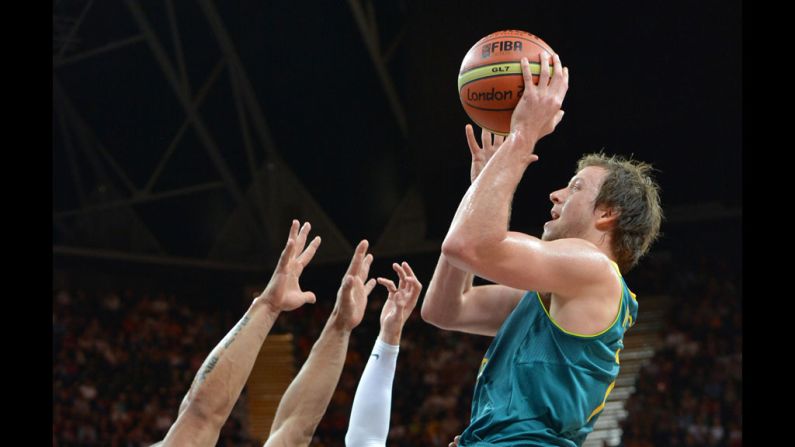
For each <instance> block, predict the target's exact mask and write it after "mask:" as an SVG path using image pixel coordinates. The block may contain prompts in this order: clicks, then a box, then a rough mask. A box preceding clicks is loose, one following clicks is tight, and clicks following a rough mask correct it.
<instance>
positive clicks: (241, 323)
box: [224, 315, 251, 349]
mask: <svg viewBox="0 0 795 447" xmlns="http://www.w3.org/2000/svg"><path fill="white" fill-rule="evenodd" d="M249 320H251V317H249V316H248V315H244V316H243V319H242V320H240V321H239V322H238V323H237V326H235V329H234V330H233V331H232V333H231V334H230V335H229V340H227V341H226V343H224V349H226V348H228V347H229V346H230V345H231V344H232V342H233V341H235V337H237V334H239V333H240V331H241V330H242V329H243V326H245V325H246V324H248V321H249Z"/></svg>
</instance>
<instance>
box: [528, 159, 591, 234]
mask: <svg viewBox="0 0 795 447" xmlns="http://www.w3.org/2000/svg"><path fill="white" fill-rule="evenodd" d="M605 174H606V171H605V170H604V169H603V168H599V167H595V166H591V167H587V168H584V169H583V170H582V171H580V172H578V173H577V175H575V176H574V178H572V179H571V181H570V182H569V184H568V185H567V186H566V187H565V188H561V189H559V190H557V191H554V192H552V194H550V195H549V198H550V200H551V201H552V209H551V210H550V215H551V220H549V221H547V222H546V223H545V224H544V233H543V234H542V235H541V239H542V240H545V241H554V240H556V239H563V238H573V237H583V236H585V235H586V234H587V232H588V229H589V228H590V227H591V225H592V224H593V221H594V220H595V212H594V211H595V210H594V201H595V200H596V196H597V195H598V193H599V189H598V186H597V185H601V182H602V180H603V179H604V176H605Z"/></svg>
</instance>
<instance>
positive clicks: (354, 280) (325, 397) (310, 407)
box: [155, 220, 376, 447]
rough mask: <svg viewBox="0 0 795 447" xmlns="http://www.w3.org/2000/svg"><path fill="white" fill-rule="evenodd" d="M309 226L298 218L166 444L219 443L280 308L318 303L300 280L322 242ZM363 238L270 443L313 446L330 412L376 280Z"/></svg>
mask: <svg viewBox="0 0 795 447" xmlns="http://www.w3.org/2000/svg"><path fill="white" fill-rule="evenodd" d="M310 229H311V226H310V224H309V223H308V222H307V223H305V224H304V225H303V226H302V227H301V229H300V231H299V229H298V221H295V220H294V221H293V223H292V226H291V228H290V235H289V238H288V240H287V245H286V246H285V248H284V250H283V251H282V254H281V257H280V258H279V262H278V264H277V266H276V270H275V271H274V273H273V276H272V277H271V279H270V282H269V283H268V285H267V286H266V287H265V290H264V291H263V292H262V294H261V295H259V296H258V297H257V298H255V299H254V302H253V303H252V304H251V306H250V307H249V309H248V311H247V312H246V313H245V314H244V315H243V318H242V319H241V320H240V321H239V322H238V323H237V325H236V326H235V327H234V328H233V329H232V330H231V331H230V332H229V333H228V334H227V335H226V336H225V337H224V338H223V339H222V340H221V342H220V343H219V344H218V345H217V346H216V347H215V349H213V350H212V352H210V355H209V356H208V357H207V360H205V362H204V364H203V365H202V366H201V368H200V369H199V372H198V374H197V375H196V378H195V379H194V381H193V384H192V385H191V388H190V390H188V393H187V394H186V395H185V398H184V399H183V401H182V404H181V405H180V408H179V415H178V416H177V420H176V422H174V424H173V425H172V426H171V428H170V429H169V431H168V433H167V434H166V437H165V439H163V441H161V442H159V443H157V444H155V445H162V446H179V447H182V446H208V447H209V446H214V445H215V444H216V442H217V441H218V436H219V433H220V431H221V427H222V426H223V425H224V422H225V421H226V419H227V418H228V417H229V414H230V413H231V411H232V407H233V406H234V405H235V402H236V401H237V398H238V397H239V396H240V392H241V390H242V389H243V385H244V384H245V382H246V380H247V378H248V376H249V374H250V373H251V369H252V368H253V366H254V361H255V360H256V358H257V354H258V353H259V351H260V348H261V347H262V343H263V342H264V341H265V337H266V336H267V335H268V332H269V331H270V329H271V327H272V326H273V323H274V321H276V318H277V317H278V316H279V314H280V313H281V312H286V311H291V310H294V309H297V308H299V307H301V306H302V305H304V304H305V303H314V302H315V295H314V293H312V292H304V291H302V290H301V286H300V284H299V283H298V280H299V278H300V277H301V272H302V271H303V269H304V267H306V265H307V264H308V263H309V261H310V260H312V257H313V256H314V255H315V251H316V250H317V248H318V246H319V245H320V237H315V238H314V239H313V240H312V242H310V243H309V246H307V247H306V249H304V247H305V245H306V240H307V236H308V234H309V230H310ZM367 246H368V243H367V241H366V240H363V241H361V242H360V243H359V245H358V246H357V247H356V251H355V253H354V255H353V258H352V259H351V263H350V265H349V266H348V271H347V272H346V274H345V277H344V278H343V280H342V285H341V286H340V289H339V291H338V292H337V302H336V304H335V306H334V310H333V311H332V312H331V316H329V319H328V321H327V322H326V326H325V328H324V329H323V332H322V333H321V334H320V337H319V338H318V340H317V342H316V343H315V345H314V347H313V348H312V352H311V353H310V354H309V358H307V360H306V363H304V365H303V367H302V368H301V371H299V373H298V375H297V376H296V377H295V379H294V380H293V382H292V383H291V384H290V386H289V387H288V388H287V391H286V392H285V393H284V396H283V397H282V400H281V402H279V407H278V409H277V410H276V416H275V418H274V420H273V425H272V426H271V432H270V436H269V438H268V441H267V442H266V443H265V445H266V446H306V445H309V442H310V440H311V439H312V435H313V433H314V431H315V428H316V427H317V425H318V423H320V420H321V419H322V417H323V414H324V413H325V412H326V408H327V407H328V404H329V401H330V400H331V396H332V393H333V392H334V389H335V388H336V386H337V382H338V381H339V378H340V373H341V372H342V366H343V365H344V363H345V355H346V352H347V350H348V341H349V339H350V335H351V331H352V330H353V328H355V327H356V326H358V325H359V323H360V322H361V321H362V317H363V316H364V310H365V308H366V305H367V296H368V295H369V294H370V291H372V290H373V287H375V284H376V280H375V279H370V280H369V281H368V280H367V274H368V272H369V270H370V264H371V263H372V260H373V256H372V255H371V254H367Z"/></svg>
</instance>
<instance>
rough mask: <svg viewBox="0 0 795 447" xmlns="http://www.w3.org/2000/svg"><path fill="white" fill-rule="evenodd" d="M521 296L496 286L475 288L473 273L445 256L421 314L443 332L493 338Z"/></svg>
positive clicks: (517, 292)
mask: <svg viewBox="0 0 795 447" xmlns="http://www.w3.org/2000/svg"><path fill="white" fill-rule="evenodd" d="M522 294H523V291H522V290H517V289H514V288H511V287H506V286H502V285H496V284H495V285H488V286H477V287H472V274H471V273H467V272H465V271H462V270H461V269H459V268H456V267H454V266H452V265H451V264H450V263H449V262H448V261H447V259H446V256H445V255H444V254H442V255H441V256H440V257H439V263H438V264H437V266H436V271H435V272H434V274H433V277H432V278H431V282H430V284H429V286H428V291H427V292H426V293H425V298H424V300H423V303H422V310H421V312H420V313H421V315H422V319H423V320H425V321H426V322H428V323H430V324H433V325H434V326H437V327H439V328H441V329H445V330H451V331H459V332H466V333H470V334H478V335H486V336H494V335H495V334H496V333H497V331H498V330H499V328H500V326H501V325H502V323H503V321H505V319H506V318H507V317H508V315H509V314H510V313H511V311H513V309H514V307H516V304H517V303H518V302H519V300H520V299H521V297H522Z"/></svg>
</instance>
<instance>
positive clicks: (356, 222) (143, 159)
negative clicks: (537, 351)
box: [53, 0, 742, 259]
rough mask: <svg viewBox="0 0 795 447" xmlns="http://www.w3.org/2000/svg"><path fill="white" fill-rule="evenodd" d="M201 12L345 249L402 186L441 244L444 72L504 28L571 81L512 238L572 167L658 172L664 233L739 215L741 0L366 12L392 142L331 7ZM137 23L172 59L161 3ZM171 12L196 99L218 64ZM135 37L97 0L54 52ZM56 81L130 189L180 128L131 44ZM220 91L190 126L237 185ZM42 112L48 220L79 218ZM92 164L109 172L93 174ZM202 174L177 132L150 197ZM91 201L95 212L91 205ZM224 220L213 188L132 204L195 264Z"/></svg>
mask: <svg viewBox="0 0 795 447" xmlns="http://www.w3.org/2000/svg"><path fill="white" fill-rule="evenodd" d="M83 6H84V4H83V3H79V2H77V3H74V2H73V3H70V2H68V1H65V0H64V1H63V2H59V3H57V4H56V6H55V9H54V14H55V15H54V17H55V16H57V15H62V16H69V15H71V16H72V17H77V16H79V15H80V13H81V12H82V11H83ZM215 7H216V8H217V11H218V14H219V16H220V17H221V19H222V21H223V22H224V24H225V27H226V30H227V31H228V33H229V36H230V37H231V38H232V41H233V44H234V46H235V48H236V51H237V54H239V57H240V60H241V63H242V65H243V67H244V69H245V70H246V72H247V75H248V78H249V79H250V82H251V85H252V88H253V90H254V91H255V92H256V98H257V100H258V102H259V103H260V105H261V107H262V110H263V111H264V115H265V119H266V120H267V124H268V126H269V128H270V131H271V137H272V140H273V143H274V147H275V148H276V151H277V153H278V154H279V156H280V157H282V158H283V160H284V161H285V162H286V164H287V165H288V166H289V168H290V169H291V170H292V171H293V172H294V173H295V174H296V176H297V177H298V178H299V179H300V182H302V183H303V185H304V186H305V187H306V189H307V190H308V191H309V193H310V194H311V195H312V196H313V197H314V199H315V200H316V201H317V203H318V204H319V205H320V207H321V208H322V209H323V210H324V211H325V213H326V214H327V215H328V216H329V217H330V219H331V220H332V221H333V222H334V224H335V225H336V226H337V228H339V230H340V232H341V233H342V234H343V235H344V237H345V239H346V240H347V241H348V243H349V244H350V245H351V246H353V245H355V243H356V242H357V241H358V240H359V239H361V238H365V237H366V238H369V239H370V240H371V241H373V240H374V239H376V238H379V237H381V236H382V235H383V232H384V231H385V226H386V224H387V222H388V220H389V218H390V216H392V213H393V212H394V211H395V209H396V207H397V206H398V204H399V202H400V200H401V199H402V198H403V197H404V194H405V193H406V191H407V190H408V189H409V188H411V187H417V188H419V191H420V195H421V198H422V208H423V211H424V218H425V224H426V225H425V229H426V230H425V231H426V234H424V235H423V236H424V238H425V239H427V240H430V241H437V242H438V241H440V240H441V239H442V238H443V237H444V234H445V232H446V229H447V226H448V225H449V222H450V219H451V218H452V215H453V213H454V211H455V208H456V206H457V204H458V202H459V200H460V198H461V196H462V195H463V193H464V192H465V190H466V188H467V186H468V183H469V179H468V173H469V153H468V150H467V146H466V141H465V138H464V132H463V128H464V124H466V123H468V122H469V121H468V119H467V116H466V115H465V113H464V111H463V109H462V107H461V105H460V103H459V101H458V98H457V92H456V88H455V82H456V76H457V73H458V68H459V66H460V62H461V60H462V59H463V56H464V54H465V53H466V51H467V50H468V49H469V48H470V47H471V46H472V45H473V44H474V43H475V42H476V41H477V40H478V39H480V38H481V37H483V36H485V35H486V34H489V33H491V32H494V31H496V30H501V29H523V30H527V31H529V32H532V33H534V34H536V35H538V36H540V37H541V38H542V39H544V40H545V41H546V42H547V43H548V44H549V45H550V46H551V47H552V48H553V49H554V50H556V51H557V52H558V53H559V54H560V55H561V57H562V60H563V62H564V64H565V65H567V66H568V67H570V71H571V81H570V89H569V92H568V95H567V97H566V100H565V103H564V109H565V110H566V116H565V119H564V121H563V122H562V124H561V125H560V126H559V127H558V128H557V130H556V131H555V133H554V134H552V135H550V136H548V137H546V138H544V139H543V140H542V141H541V142H540V143H539V145H538V147H537V153H538V154H539V155H540V156H541V162H540V163H538V164H536V165H534V166H532V167H531V168H530V169H529V170H528V172H527V175H526V178H525V179H524V181H523V182H522V183H521V184H520V186H519V189H518V191H517V194H516V197H515V201H514V207H513V215H512V216H513V217H512V227H513V228H516V229H519V230H523V231H526V232H529V233H531V234H538V232H539V230H540V226H541V224H542V223H543V222H544V221H545V220H546V219H547V217H548V212H549V207H550V204H549V202H548V194H549V192H551V191H552V190H554V189H557V188H559V187H561V186H562V185H564V184H565V183H566V182H567V181H568V179H569V178H570V177H571V175H572V174H573V172H574V167H575V163H576V160H577V159H578V158H579V157H580V156H581V155H582V154H583V153H585V152H591V151H598V150H601V149H604V150H605V151H606V152H607V153H617V154H623V155H625V156H630V155H633V156H634V157H635V158H638V159H641V160H644V161H647V162H650V163H652V164H653V165H654V166H655V167H656V168H657V169H658V170H659V172H658V174H657V177H658V179H659V182H660V185H661V187H662V200H663V205H664V207H665V210H666V212H667V214H668V216H669V218H671V219H669V221H668V222H666V225H676V224H677V222H679V221H680V219H678V217H681V215H682V214H683V213H684V214H685V215H687V214H688V212H687V211H682V210H688V209H690V208H683V206H691V207H695V209H699V208H700V209H704V208H705V207H709V206H711V207H718V208H721V207H723V208H721V209H724V208H726V209H731V210H734V211H733V213H734V215H737V214H739V212H740V211H739V210H740V207H741V198H740V190H741V161H740V160H741V158H740V154H741V138H742V130H741V112H740V108H741V100H742V98H741V79H740V78H741V61H742V58H741V7H740V3H739V2H738V1H731V2H725V1H720V2H719V1H701V2H683V1H679V2H676V1H675V2H663V3H661V2H637V3H636V2H607V3H594V2H570V3H560V2H533V3H527V2H519V1H504V2H488V3H487V2H476V1H461V2H437V3H433V2H407V1H400V2H392V1H375V2H373V10H374V17H375V19H376V23H377V25H378V36H379V42H380V46H381V51H382V53H383V52H386V51H387V48H388V47H389V46H390V45H391V44H392V42H394V41H395V40H397V42H398V43H397V45H396V46H395V49H394V51H393V52H392V53H391V57H390V59H389V61H388V62H387V64H386V67H387V71H388V72H389V74H390V77H391V78H392V81H393V83H394V85H395V89H396V91H397V95H398V97H399V98H400V101H401V104H402V107H403V109H404V112H405V117H406V122H407V127H406V129H407V131H406V133H405V135H404V134H403V133H402V132H401V129H400V126H399V124H398V122H397V120H396V119H395V115H394V114H392V113H391V111H390V106H389V102H388V100H387V96H386V94H385V92H384V89H383V88H382V87H381V83H380V81H379V78H378V75H377V72H376V68H375V66H374V64H373V63H372V61H371V58H370V57H369V55H368V52H367V48H366V45H365V43H364V40H363V38H362V34H361V33H360V31H359V29H358V28H357V25H356V22H355V19H354V14H353V13H352V11H351V8H350V7H349V5H348V4H347V3H346V2H314V3H302V2H290V1H273V2H251V1H240V2H219V4H217V5H215ZM141 9H142V10H143V11H144V13H145V14H146V17H147V19H148V20H149V22H150V23H151V25H152V27H153V29H154V30H155V32H156V34H157V35H158V37H159V38H160V40H161V41H162V43H163V46H164V47H165V48H166V51H167V52H168V54H169V56H170V57H171V60H172V61H174V60H175V59H176V51H175V50H174V46H173V45H172V40H171V30H170V28H169V22H168V20H167V9H166V4H165V2H144V3H142V4H141ZM174 15H175V17H176V19H177V23H178V24H179V32H180V35H181V40H182V47H183V50H184V60H185V65H186V71H187V77H188V79H189V82H190V84H191V87H192V91H193V93H194V94H195V92H196V91H197V90H198V89H199V87H200V86H201V84H202V83H203V82H204V81H205V79H207V77H208V76H209V73H210V71H211V69H212V68H213V66H214V64H215V63H216V62H217V61H218V59H219V58H220V57H221V54H222V53H221V49H220V46H219V44H218V41H217V39H216V38H215V36H214V34H213V33H212V31H211V28H210V25H209V23H208V20H207V19H206V17H205V16H204V15H203V14H202V9H201V8H200V7H199V4H198V3H194V2H175V4H174ZM65 29H66V31H68V30H69V28H68V27H65ZM66 31H64V32H66ZM137 32H139V29H138V25H137V24H136V22H135V21H134V19H133V18H132V14H131V13H130V10H129V9H128V8H127V7H126V6H123V5H120V4H116V3H115V2H97V3H96V4H93V5H92V6H91V8H90V9H89V10H88V12H87V13H86V14H85V18H84V19H83V21H82V22H81V24H80V27H79V29H78V31H77V32H76V36H77V37H78V38H79V41H78V42H77V43H75V44H74V48H71V47H70V48H69V49H67V50H66V51H65V52H64V55H65V57H68V56H69V55H74V54H79V53H80V52H82V51H86V50H89V49H91V48H98V47H101V46H102V45H104V44H106V43H108V42H112V41H115V40H118V39H122V38H124V37H127V36H130V35H134V34H136V33H137ZM56 52H57V50H55V49H54V53H56ZM54 76H55V79H56V82H58V83H60V85H61V86H62V89H63V91H65V92H66V96H67V97H68V98H69V101H70V102H71V103H72V104H73V106H74V108H75V109H76V110H77V111H78V113H79V114H81V116H82V117H83V119H84V120H85V122H86V123H87V124H88V127H89V128H90V129H92V131H93V132H94V134H95V135H96V140H98V141H99V142H101V144H102V145H103V147H104V148H105V150H106V151H107V153H108V154H110V156H111V157H112V158H113V159H114V160H115V161H116V163H117V164H118V165H119V166H121V169H122V170H123V171H124V172H125V173H126V174H127V175H128V177H129V179H130V181H131V182H132V183H133V184H135V185H136V186H137V187H142V186H143V184H144V183H145V182H146V180H147V179H148V178H149V175H151V173H152V171H153V170H154V167H155V166H156V165H157V162H158V161H159V160H160V157H161V156H162V155H163V153H164V152H165V149H166V147H167V145H168V144H169V142H170V141H171V139H172V138H173V136H174V134H175V132H176V129H177V128H178V127H179V126H180V124H181V123H182V122H183V120H184V118H185V113H184V110H183V109H182V108H181V107H180V105H179V102H178V100H177V98H176V95H175V93H174V90H173V89H172V88H171V86H170V85H169V84H168V81H167V80H166V78H165V76H164V75H163V72H162V70H161V69H160V67H159V66H158V64H157V62H156V59H155V58H154V57H153V55H152V51H151V50H150V48H149V47H148V46H147V44H146V43H145V42H144V41H141V42H139V43H135V44H133V45H129V46H125V47H123V48H120V49H117V50H114V51H111V52H107V53H104V54H102V55H98V56H94V57H91V58H87V59H84V60H81V61H79V62H74V63H71V64H68V65H65V66H61V67H56V68H54ZM227 77H228V76H227V71H226V69H224V70H223V71H222V73H221V76H220V77H219V80H218V81H217V82H215V83H214V84H213V86H212V87H211V89H210V90H209V92H208V94H207V97H206V99H205V100H204V102H203V103H202V105H201V106H200V108H199V114H200V115H201V116H202V117H203V119H204V122H205V125H206V127H207V128H208V130H209V132H210V133H211V134H212V136H213V138H214V139H215V141H216V143H218V146H219V149H220V153H221V154H222V156H223V157H224V159H225V161H226V163H227V164H228V166H229V168H230V170H231V171H232V173H233V175H234V176H235V178H236V179H237V181H238V183H239V185H240V186H241V188H246V187H247V186H248V185H250V184H251V175H250V173H249V171H248V168H247V167H246V158H245V152H244V150H243V141H242V138H241V132H240V125H239V121H240V120H239V119H238V115H237V114H236V112H235V106H234V102H233V101H232V99H231V98H233V96H234V92H233V91H232V87H231V84H230V82H229V81H228V79H227ZM54 106H55V107H56V110H54V118H53V157H54V160H53V161H54V163H53V168H54V169H53V171H54V172H53V193H54V205H53V208H54V212H59V211H64V210H73V209H78V208H79V204H78V201H77V195H76V190H75V186H74V181H73V180H72V178H71V175H72V174H71V173H70V161H69V158H68V156H67V155H66V151H65V148H64V138H63V135H62V132H61V130H60V127H59V122H58V119H57V118H56V116H55V114H57V107H58V102H57V100H55V99H54ZM75 151H76V152H77V155H76V157H75V159H76V164H77V165H78V169H80V172H81V175H82V177H83V178H82V180H81V181H82V182H83V187H84V188H85V190H86V191H88V192H89V193H90V191H92V190H93V189H98V188H99V186H98V184H100V183H103V182H102V181H100V179H95V178H93V177H92V173H93V171H92V167H91V162H90V161H89V159H88V158H87V157H86V156H85V155H84V154H83V153H82V152H80V151H79V150H75ZM256 154H257V155H256V157H257V162H261V161H263V160H264V158H265V156H264V153H263V151H261V150H258V151H257V152H256ZM100 164H103V166H104V168H105V169H106V170H107V171H110V172H113V171H112V170H110V168H109V167H108V166H109V165H108V163H107V161H106V159H104V158H101V159H100ZM94 177H96V175H94ZM109 177H110V178H109V179H106V181H105V182H104V184H110V185H111V186H112V185H114V184H115V186H116V188H115V190H116V191H121V192H119V194H120V195H121V198H124V197H125V193H124V191H123V190H124V188H123V187H122V186H121V185H120V183H119V182H118V180H117V179H116V177H115V176H114V175H110V176H109ZM219 179H220V176H219V174H218V172H217V170H216V168H215V167H214V166H213V164H212V163H211V161H210V159H209V157H208V156H207V154H206V153H205V151H204V150H203V149H201V145H200V143H199V140H198V138H197V136H196V132H195V131H194V130H193V129H192V128H191V127H190V126H189V129H188V130H187V131H186V133H185V136H184V137H183V138H182V140H181V141H180V143H179V145H178V147H177V150H176V151H175V153H174V156H173V157H172V159H171V160H170V161H169V162H168V164H167V165H166V168H165V169H164V172H163V175H162V176H161V178H160V180H159V181H158V182H157V184H156V185H155V187H154V189H153V191H154V192H158V191H166V190H168V189H170V188H176V187H180V186H187V185H190V184H192V183H198V182H202V181H217V180H219ZM114 182H115V183H114ZM126 196H129V194H126ZM94 200H95V201H96V203H102V198H101V195H100V194H97V195H96V196H95V197H94ZM234 208H235V203H234V201H233V199H232V196H231V195H230V193H229V191H226V190H223V189H216V190H214V191H209V192H201V193H196V194H192V195H189V196H183V197H182V198H179V199H175V200H171V201H159V202H144V203H139V204H135V205H134V206H133V209H134V211H135V213H137V214H138V215H139V216H140V218H141V220H142V221H143V222H144V224H145V225H146V226H147V227H148V228H149V230H150V231H151V232H152V233H153V234H154V236H155V238H157V239H158V240H159V242H160V243H161V245H162V247H163V251H164V252H165V253H160V254H167V255H172V256H181V257H191V258H196V259H201V258H203V257H205V256H207V253H208V251H209V247H210V246H211V245H212V242H213V241H214V237H215V235H217V233H218V228H219V227H220V225H222V224H223V222H225V219H226V218H227V216H228V215H230V214H231V213H232V211H233V209H234ZM730 213H731V212H730ZM291 217H298V218H301V217H302V216H296V215H293V216H291ZM281 220H284V222H282V221H281ZM281 220H280V221H279V222H278V225H279V228H283V229H284V230H285V231H284V232H286V228H287V226H288V225H289V218H286V219H281ZM67 225H68V223H67ZM663 230H664V231H665V226H664V228H663ZM282 236H283V234H281V233H279V234H278V235H277V236H276V237H275V238H274V239H273V240H274V241H277V242H278V243H279V246H274V245H275V243H272V245H271V246H269V247H266V248H264V249H263V250H264V251H267V252H269V253H268V256H269V258H270V259H272V258H273V256H275V253H276V251H275V250H277V249H279V248H280V246H281V243H283V242H282V239H283V238H282ZM53 238H54V244H55V245H64V246H77V247H80V246H88V247H95V248H113V249H114V250H117V251H119V250H120V251H125V250H128V251H130V252H135V251H136V250H138V249H137V248H136V247H135V246H134V244H132V245H130V246H124V245H121V246H120V245H118V244H117V246H113V247H102V246H99V245H97V243H96V242H93V241H90V240H88V239H90V238H85V237H82V238H81V237H80V235H79V232H78V235H77V236H75V234H74V233H72V235H71V236H68V235H66V234H65V233H63V232H61V231H59V229H58V227H56V226H54V229H53ZM737 242H738V241H737ZM111 245H112V244H111Z"/></svg>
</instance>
